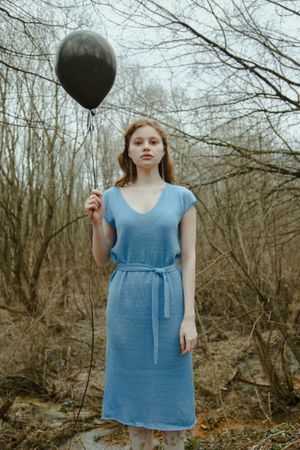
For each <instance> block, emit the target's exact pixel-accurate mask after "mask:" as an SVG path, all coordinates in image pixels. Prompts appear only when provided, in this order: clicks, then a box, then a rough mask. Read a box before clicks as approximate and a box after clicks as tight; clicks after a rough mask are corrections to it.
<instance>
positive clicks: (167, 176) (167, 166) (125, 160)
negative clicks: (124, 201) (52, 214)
mask: <svg viewBox="0 0 300 450" xmlns="http://www.w3.org/2000/svg"><path fill="white" fill-rule="evenodd" d="M146 125H150V126H151V127H153V128H154V129H155V130H156V131H157V132H158V134H159V135H160V137H161V138H162V142H163V146H164V150H165V154H164V156H163V157H162V159H161V161H160V163H159V165H158V171H159V174H160V176H161V177H162V162H163V165H164V180H165V181H166V182H167V183H170V184H175V183H176V180H175V175H174V166H173V162H172V160H171V159H170V156H169V148H168V140H167V134H166V132H165V130H164V129H163V127H162V126H161V125H160V124H159V123H158V122H157V121H156V120H153V119H149V118H144V119H138V120H135V121H134V122H132V123H131V124H130V125H129V126H128V127H127V128H126V130H125V131H124V141H125V146H124V150H123V152H122V153H119V154H118V162H119V165H120V167H121V169H122V170H123V172H124V175H123V176H122V177H121V178H120V179H119V180H117V181H116V183H115V186H120V187H122V186H125V185H126V184H128V183H129V182H133V181H134V180H136V177H137V170H136V165H135V164H134V162H133V161H132V166H133V167H132V169H133V170H132V172H133V178H131V177H130V171H129V167H130V166H129V164H130V158H129V156H128V149H129V144H130V139H131V136H132V135H133V133H134V132H135V130H137V129H138V128H141V127H144V126H146Z"/></svg>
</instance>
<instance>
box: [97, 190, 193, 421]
mask: <svg viewBox="0 0 300 450" xmlns="http://www.w3.org/2000/svg"><path fill="white" fill-rule="evenodd" d="M103 200H104V218H105V220H106V221H107V222H108V223H110V224H111V226H112V227H113V228H114V229H115V230H116V232H117V240H116V243H115V245H114V246H113V248H112V249H111V259H112V261H113V262H114V263H115V264H116V265H117V266H116V268H115V270H114V271H113V272H112V274H111V276H110V278H109V288H108V299H107V306H106V362H105V383H104V395H103V401H102V415H101V419H106V420H117V421H119V422H121V423H122V424H125V425H134V426H137V427H144V428H150V429H155V430H182V429H188V428H192V427H194V425H195V424H196V423H197V420H196V410H195V390H194V378H193V360H192V352H188V353H186V354H184V355H181V353H180V339H179V329H180V325H181V322H182V319H183V315H184V292H183V282H182V281H183V280H182V272H181V269H180V267H179V266H178V265H177V263H176V261H177V259H178V258H179V257H180V233H179V222H180V220H181V218H182V216H183V214H184V213H185V212H186V211H187V210H188V209H189V208H190V207H191V206H192V205H196V204H197V199H196V197H195V195H194V194H193V193H192V192H191V191H190V190H189V189H187V188H186V187H184V186H180V185H175V184H169V183H166V184H165V186H164V188H163V191H162V193H161V194H160V197H159V199H158V201H157V202H156V204H155V206H154V207H153V208H152V209H151V210H150V211H148V212H146V213H145V214H144V213H139V212H137V211H136V210H134V209H133V208H131V207H130V206H129V204H128V203H127V201H126V200H125V198H124V196H123V194H122V192H121V190H120V188H119V187H118V186H112V187H110V188H109V189H107V190H105V191H104V192H103Z"/></svg>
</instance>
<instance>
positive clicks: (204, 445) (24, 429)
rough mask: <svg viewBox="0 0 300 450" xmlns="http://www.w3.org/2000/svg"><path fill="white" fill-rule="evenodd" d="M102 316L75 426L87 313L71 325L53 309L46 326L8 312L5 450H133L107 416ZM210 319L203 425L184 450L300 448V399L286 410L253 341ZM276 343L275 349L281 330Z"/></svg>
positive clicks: (3, 343) (202, 380)
mask: <svg viewBox="0 0 300 450" xmlns="http://www.w3.org/2000/svg"><path fill="white" fill-rule="evenodd" d="M103 317H105V311H104V310H103V309H100V308H98V309H97V311H96V317H95V334H94V335H95V345H94V359H93V365H92V370H91V376H90V381H89V386H88V390H87V393H86V396H85V399H84V404H83V407H82V409H81V412H80V416H79V420H78V422H77V425H76V427H75V422H76V417H77V414H78V410H79V407H80V404H81V401H82V398H83V395H84V391H85V387H86V383H87V378H88V372H89V366H90V353H91V322H90V320H89V319H88V314H87V313H85V311H84V310H83V309H82V308H79V307H78V311H77V312H76V314H75V313H74V316H72V317H68V320H67V318H66V316H64V315H62V314H59V313H58V312H56V313H54V312H53V311H52V313H51V314H48V316H47V320H41V319H39V320H34V319H29V318H28V317H26V316H22V315H19V316H18V317H16V318H15V319H11V313H10V314H9V313H6V312H5V313H4V314H3V315H1V320H0V322H1V323H0V330H1V331H0V333H1V336H0V369H1V372H0V449H1V450H11V449H20V450H27V449H28V450H35V449H37V450H46V449H48V450H55V449H65V450H67V449H68V448H70V449H72V450H75V449H76V450H77V449H81V448H82V449H86V450H93V449H110V448H111V449H129V448H130V444H129V437H128V431H127V427H126V426H125V425H123V424H121V423H118V422H116V421H103V420H101V419H100V415H101V414H100V412H101V410H100V409H101V401H102V395H103V388H104V371H105V364H104V363H105V326H102V327H100V326H99V323H103ZM202 320H203V323H205V324H208V325H209V324H210V323H211V324H212V325H213V327H210V329H211V328H214V329H215V332H213V333H211V334H210V335H209V338H208V339H207V343H206V344H205V345H199V347H198V348H197V349H194V350H193V362H194V374H195V389H196V411H197V419H198V422H197V424H196V425H195V427H194V428H193V429H192V430H188V431H187V441H186V449H188V450H192V449H198V450H204V449H205V450H244V449H245V450H285V449H288V450H296V449H300V404H299V403H300V402H298V403H295V404H294V405H289V406H287V405H280V404H278V402H276V401H275V399H274V398H273V395H272V392H271V389H270V384H269V381H268V379H267V378H266V376H265V374H264V373H263V370H262V368H261V365H260V362H259V359H258V356H257V352H256V350H255V347H254V345H253V342H252V341H251V339H249V337H248V336H241V332H240V331H237V330H233V329H230V330H226V329H225V328H224V327H223V328H221V325H220V327H218V323H221V319H220V318H219V317H214V318H213V317H209V318H205V317H203V318H202ZM198 334H199V335H200V333H199V332H198ZM201 337H203V336H202V334H201ZM272 339H273V340H274V345H276V333H275V334H274V336H273V337H272ZM202 342H204V339H203V340H202ZM297 372H298V374H299V367H297V365H296V364H294V367H293V383H294V389H295V393H296V394H297V395H299V396H300V376H299V375H297ZM82 432H89V433H94V437H93V445H92V446H90V447H87V446H86V445H85V444H84V439H83V438H82V441H80V439H79V444H78V436H80V435H81V436H82ZM96 432H97V433H98V434H97V436H96V434H95V433H96ZM76 433H77V434H76ZM79 433H81V434H79ZM71 437H72V441H73V442H72V444H71V445H70V446H69V441H68V439H69V438H71ZM76 437H77V439H76ZM154 439H155V447H154V448H156V449H157V450H159V449H163V445H162V442H163V441H162V435H161V432H159V431H157V432H154Z"/></svg>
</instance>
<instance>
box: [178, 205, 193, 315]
mask: <svg viewBox="0 0 300 450" xmlns="http://www.w3.org/2000/svg"><path fill="white" fill-rule="evenodd" d="M180 240H181V268H182V277H183V291H184V318H191V319H194V318H195V309H194V298H195V266H196V208H195V206H191V207H190V208H189V209H188V211H187V212H186V213H185V214H184V216H183V217H182V219H181V222H180Z"/></svg>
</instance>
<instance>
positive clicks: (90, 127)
mask: <svg viewBox="0 0 300 450" xmlns="http://www.w3.org/2000/svg"><path fill="white" fill-rule="evenodd" d="M95 114H96V113H95V112H94V111H92V110H89V114H88V120H87V129H88V133H90V136H91V139H90V142H91V155H92V166H93V182H94V188H96V187H97V177H96V168H95V161H94V153H93V148H92V131H93V129H94V124H93V117H94V116H95ZM90 240H91V244H92V242H93V230H92V226H91V227H90ZM91 278H92V252H90V261H89V277H88V297H89V301H90V309H91V325H92V342H91V354H90V365H89V372H88V377H87V382H86V386H85V389H84V393H83V396H82V399H81V403H80V406H79V410H78V413H77V417H76V420H75V423H74V433H76V432H77V433H78V431H79V430H78V419H79V416H80V412H81V409H82V407H83V403H84V400H85V396H86V393H87V389H88V385H89V382H90V377H91V371H92V366H93V359H94V348H95V325H94V308H93V300H92V293H91ZM73 437H74V436H71V438H70V440H69V445H68V450H70V448H71V443H72V440H73Z"/></svg>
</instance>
